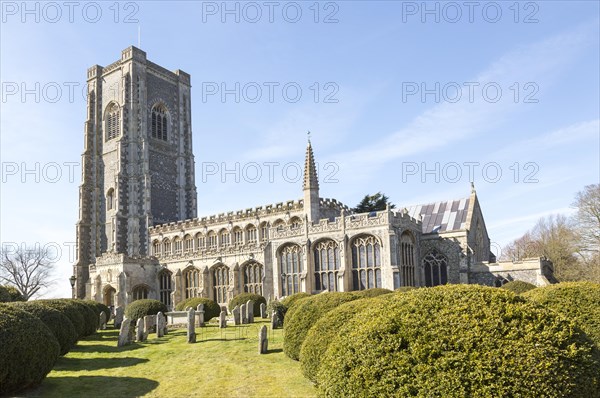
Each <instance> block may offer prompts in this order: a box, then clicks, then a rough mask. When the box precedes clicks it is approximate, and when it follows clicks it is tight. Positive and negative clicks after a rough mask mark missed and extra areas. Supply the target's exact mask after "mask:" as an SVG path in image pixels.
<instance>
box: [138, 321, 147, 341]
mask: <svg viewBox="0 0 600 398" xmlns="http://www.w3.org/2000/svg"><path fill="white" fill-rule="evenodd" d="M144 326H145V322H144V318H140V319H138V321H137V327H136V331H137V336H136V340H137V341H140V342H141V341H146V330H145V329H144Z"/></svg>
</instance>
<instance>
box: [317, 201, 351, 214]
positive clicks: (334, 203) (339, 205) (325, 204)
mask: <svg viewBox="0 0 600 398" xmlns="http://www.w3.org/2000/svg"><path fill="white" fill-rule="evenodd" d="M319 205H320V206H321V207H328V208H333V209H337V210H340V211H342V210H345V211H350V208H349V207H348V206H346V205H345V204H343V203H342V202H339V201H338V200H337V199H330V198H319Z"/></svg>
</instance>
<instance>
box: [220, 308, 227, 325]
mask: <svg viewBox="0 0 600 398" xmlns="http://www.w3.org/2000/svg"><path fill="white" fill-rule="evenodd" d="M219 327H220V328H222V329H223V328H226V327H227V312H225V311H221V314H220V315H219Z"/></svg>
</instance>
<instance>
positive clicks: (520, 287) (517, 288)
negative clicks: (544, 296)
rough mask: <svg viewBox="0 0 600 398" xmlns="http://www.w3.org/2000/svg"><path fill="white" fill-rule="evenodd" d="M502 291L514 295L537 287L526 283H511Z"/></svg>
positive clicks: (505, 285) (503, 287)
mask: <svg viewBox="0 0 600 398" xmlns="http://www.w3.org/2000/svg"><path fill="white" fill-rule="evenodd" d="M501 287H502V289H506V290H509V291H511V292H513V293H514V294H521V293H525V292H528V291H530V290H533V289H535V288H536V287H537V286H536V285H534V284H532V283H529V282H525V281H510V282H508V283H505V284H504V285H502V286H501Z"/></svg>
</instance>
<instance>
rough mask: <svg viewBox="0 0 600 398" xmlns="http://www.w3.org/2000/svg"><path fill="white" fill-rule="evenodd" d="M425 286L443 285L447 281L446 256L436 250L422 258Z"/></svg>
mask: <svg viewBox="0 0 600 398" xmlns="http://www.w3.org/2000/svg"><path fill="white" fill-rule="evenodd" d="M423 268H424V269H425V286H437V285H445V284H446V283H448V258H447V257H446V256H444V255H443V254H441V253H439V252H438V251H437V250H433V251H431V252H430V253H429V254H427V255H426V256H425V258H423Z"/></svg>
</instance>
